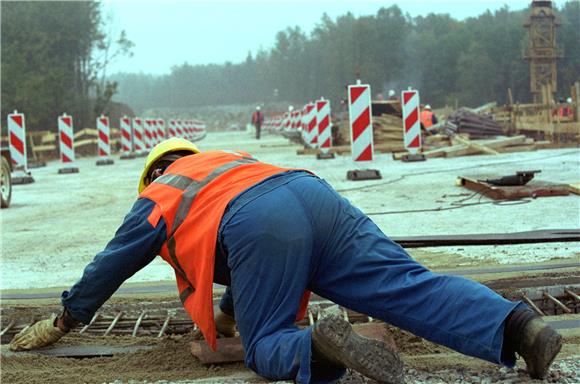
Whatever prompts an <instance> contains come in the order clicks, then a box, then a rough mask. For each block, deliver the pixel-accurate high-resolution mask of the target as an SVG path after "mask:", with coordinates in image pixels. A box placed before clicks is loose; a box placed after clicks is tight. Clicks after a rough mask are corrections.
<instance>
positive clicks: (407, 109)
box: [401, 88, 425, 162]
mask: <svg viewBox="0 0 580 384" xmlns="http://www.w3.org/2000/svg"><path fill="white" fill-rule="evenodd" d="M401 96H402V97H401V100H402V101H403V139H404V143H405V149H406V150H407V151H408V152H409V153H410V155H405V156H403V158H402V160H403V161H405V162H410V161H424V160H425V156H424V155H423V154H421V153H419V152H420V151H421V120H420V118H419V116H420V111H419V105H420V104H419V91H417V90H414V89H411V88H409V90H407V91H403V92H402V95H401Z"/></svg>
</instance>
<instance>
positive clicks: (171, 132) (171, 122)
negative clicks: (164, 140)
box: [167, 119, 177, 137]
mask: <svg viewBox="0 0 580 384" xmlns="http://www.w3.org/2000/svg"><path fill="white" fill-rule="evenodd" d="M167 135H168V136H169V137H175V136H177V131H176V130H175V119H170V120H169V124H167Z"/></svg>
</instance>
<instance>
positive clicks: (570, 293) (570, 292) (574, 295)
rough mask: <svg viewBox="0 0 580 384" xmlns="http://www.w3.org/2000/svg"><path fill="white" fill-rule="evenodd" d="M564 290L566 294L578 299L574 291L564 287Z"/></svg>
mask: <svg viewBox="0 0 580 384" xmlns="http://www.w3.org/2000/svg"><path fill="white" fill-rule="evenodd" d="M564 292H566V293H567V294H568V295H570V296H571V297H572V298H573V299H574V300H576V301H580V296H578V295H577V294H575V293H574V292H572V291H571V290H569V289H568V288H566V289H564Z"/></svg>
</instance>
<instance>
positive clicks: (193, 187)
mask: <svg viewBox="0 0 580 384" xmlns="http://www.w3.org/2000/svg"><path fill="white" fill-rule="evenodd" d="M257 161H258V160H256V159H254V158H251V157H243V158H241V159H238V160H234V161H232V162H229V163H226V164H224V165H222V166H221V167H218V168H216V169H214V170H213V171H212V172H211V173H210V174H209V175H207V176H206V177H205V178H204V179H203V180H201V181H197V180H193V179H192V178H189V177H187V176H183V175H175V174H166V175H162V176H160V177H158V178H157V179H155V180H154V181H153V183H156V184H163V185H167V186H170V187H173V188H176V189H179V190H181V191H183V193H182V195H181V201H180V203H179V206H178V207H177V213H176V214H175V218H174V219H173V226H172V230H171V234H170V235H169V236H168V240H167V250H168V252H169V257H171V260H172V261H173V264H174V265H175V268H176V270H177V272H178V273H179V275H180V276H181V277H182V278H183V280H185V281H186V282H187V283H188V284H189V287H188V288H186V289H184V290H183V291H182V292H180V294H179V299H180V300H181V302H182V303H185V301H186V300H187V298H188V297H189V296H190V295H191V294H192V293H193V292H195V287H194V286H193V284H191V282H190V281H189V279H188V278H187V275H186V273H185V271H184V270H183V267H182V266H181V264H180V263H179V260H177V255H176V253H175V237H174V235H175V232H176V231H177V229H178V228H179V227H180V226H181V224H183V222H184V221H185V219H186V217H187V214H188V212H189V210H190V209H191V206H192V205H193V201H194V200H195V197H196V196H197V194H198V192H199V191H200V190H201V189H202V188H203V187H205V186H206V185H208V184H209V183H211V182H212V181H213V180H215V179H216V178H217V177H219V176H220V175H222V174H224V173H225V172H227V171H229V170H231V169H234V168H236V167H239V166H240V165H244V164H250V163H256V162H257Z"/></svg>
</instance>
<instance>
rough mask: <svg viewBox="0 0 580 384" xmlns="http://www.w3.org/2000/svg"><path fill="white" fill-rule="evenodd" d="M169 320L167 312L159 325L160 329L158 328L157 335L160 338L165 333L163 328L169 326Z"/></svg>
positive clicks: (169, 316)
mask: <svg viewBox="0 0 580 384" xmlns="http://www.w3.org/2000/svg"><path fill="white" fill-rule="evenodd" d="M170 320H171V315H170V314H167V317H166V318H165V322H163V326H162V327H161V329H160V330H159V334H158V335H157V337H158V338H161V337H162V336H163V334H164V333H165V330H166V329H167V327H168V326H169V321H170Z"/></svg>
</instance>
